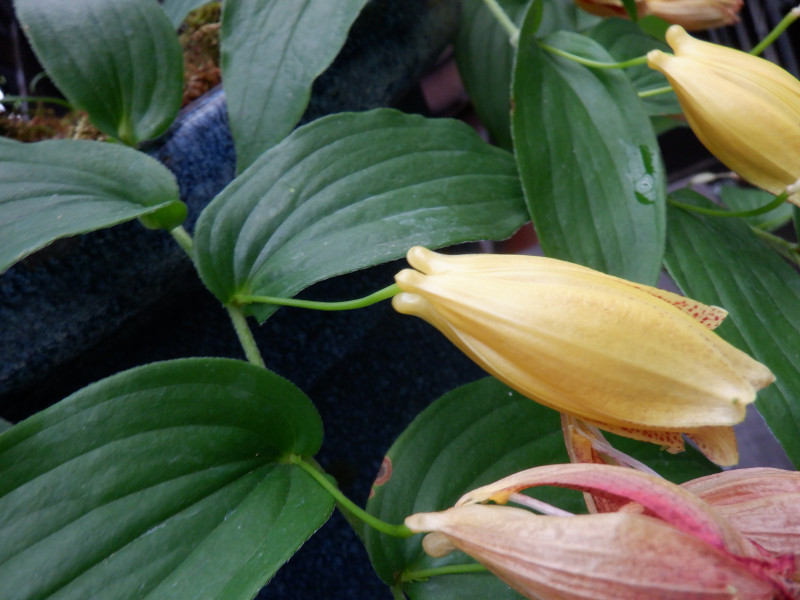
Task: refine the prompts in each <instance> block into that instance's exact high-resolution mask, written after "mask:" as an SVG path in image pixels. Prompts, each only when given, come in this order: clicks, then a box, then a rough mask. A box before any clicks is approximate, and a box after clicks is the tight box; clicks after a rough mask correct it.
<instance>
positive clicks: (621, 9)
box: [575, 0, 743, 31]
mask: <svg viewBox="0 0 800 600" xmlns="http://www.w3.org/2000/svg"><path fill="white" fill-rule="evenodd" d="M575 4H577V5H578V6H579V7H580V8H582V9H583V10H585V11H586V12H589V13H591V14H593V15H597V16H599V17H622V18H627V16H628V14H627V12H626V11H625V5H624V4H623V3H622V0H575ZM742 4H743V2H742V0H636V12H637V14H638V16H640V17H644V16H647V15H655V16H657V17H660V18H662V19H664V20H665V21H667V22H669V23H675V24H676V25H682V26H683V27H685V28H686V29H688V30H689V31H697V30H700V29H712V28H714V27H724V26H726V25H732V24H734V23H736V22H738V21H739V16H738V13H739V10H741V8H742Z"/></svg>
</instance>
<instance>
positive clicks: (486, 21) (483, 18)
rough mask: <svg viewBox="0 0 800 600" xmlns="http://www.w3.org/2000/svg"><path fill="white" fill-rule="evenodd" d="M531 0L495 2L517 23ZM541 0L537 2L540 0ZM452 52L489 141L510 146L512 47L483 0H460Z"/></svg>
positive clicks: (504, 31)
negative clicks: (456, 30) (456, 32)
mask: <svg viewBox="0 0 800 600" xmlns="http://www.w3.org/2000/svg"><path fill="white" fill-rule="evenodd" d="M530 4H532V2H531V0H500V2H499V5H500V6H501V7H502V8H503V10H504V11H505V13H506V14H507V15H508V16H509V18H510V19H511V20H512V21H514V22H515V23H516V24H517V25H519V24H520V23H522V18H523V16H524V15H525V11H526V10H527V9H528V6H529V5H530ZM540 4H541V3H540ZM455 56H456V60H457V61H458V70H459V73H460V74H461V79H462V80H463V82H464V87H465V88H466V90H467V93H468V94H469V97H470V100H471V102H472V104H473V105H474V106H475V110H476V112H477V113H478V116H479V117H480V120H481V123H482V124H483V125H484V126H485V127H486V129H488V130H489V135H490V136H491V138H492V142H493V143H495V144H497V145H498V146H500V147H501V148H505V149H506V150H511V149H512V147H513V144H512V141H511V121H510V116H509V115H510V111H511V70H512V66H513V63H514V48H513V46H512V45H511V43H510V40H509V34H508V32H507V31H506V30H505V29H503V27H502V26H501V25H500V23H499V21H498V20H497V18H496V17H495V16H494V15H493V14H492V13H491V12H490V11H489V9H488V8H487V6H486V3H485V2H484V1H483V0H464V2H463V7H462V16H461V25H460V27H459V31H458V38H457V39H456V43H455Z"/></svg>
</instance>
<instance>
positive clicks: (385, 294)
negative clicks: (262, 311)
mask: <svg viewBox="0 0 800 600" xmlns="http://www.w3.org/2000/svg"><path fill="white" fill-rule="evenodd" d="M399 292H400V288H399V287H397V284H396V283H393V284H392V285H390V286H388V287H385V288H383V289H382V290H378V291H377V292H374V293H372V294H370V295H369V296H365V297H363V298H356V299H355V300H342V301H340V302H318V301H316V300H300V299H298V298H278V297H275V296H251V295H249V294H237V295H236V296H234V297H233V302H235V303H237V304H253V303H258V304H277V305H279V306H294V307H297V308H308V309H311V310H352V309H354V308H364V307H366V306H370V305H372V304H376V303H378V302H380V301H381V300H386V299H388V298H391V297H392V296H395V295H397V294H398V293H399Z"/></svg>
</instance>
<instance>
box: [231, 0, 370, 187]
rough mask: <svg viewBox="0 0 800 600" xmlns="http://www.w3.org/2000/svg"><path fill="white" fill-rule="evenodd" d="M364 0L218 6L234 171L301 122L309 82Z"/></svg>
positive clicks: (272, 0)
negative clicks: (220, 8) (233, 154)
mask: <svg viewBox="0 0 800 600" xmlns="http://www.w3.org/2000/svg"><path fill="white" fill-rule="evenodd" d="M366 2H367V0H337V1H336V2H331V1H330V0H294V1H292V2H285V1H283V0H262V1H261V2H246V1H243V0H229V1H227V2H225V3H224V5H223V11H222V41H221V61H222V73H223V79H224V80H225V94H226V98H227V103H228V117H229V120H230V125H231V131H232V132H233V138H234V141H235V145H236V157H237V166H238V169H239V171H240V172H241V171H244V169H245V168H247V167H248V166H249V165H250V164H251V163H252V162H253V161H254V160H255V159H256V157H257V156H258V155H259V154H261V153H262V152H264V151H265V150H267V149H268V148H271V147H272V146H274V145H275V144H277V143H278V142H279V141H281V140H282V139H283V138H284V137H285V136H286V135H287V134H288V133H289V132H290V131H291V130H292V129H293V128H294V126H295V125H296V124H297V122H298V121H299V120H300V117H301V116H302V115H303V112H304V111H305V109H306V105H307V104H308V100H309V98H310V97H311V85H312V83H314V80H315V79H316V78H317V76H318V75H319V74H320V73H322V72H323V71H324V70H325V69H326V67H328V65H330V64H331V62H333V59H334V58H336V55H337V54H338V53H339V50H340V49H341V47H342V46H343V45H344V42H345V40H346V39H347V33H348V31H349V30H350V26H351V25H352V24H353V21H355V19H356V17H357V16H358V14H359V13H360V12H361V8H362V7H363V6H364V4H366Z"/></svg>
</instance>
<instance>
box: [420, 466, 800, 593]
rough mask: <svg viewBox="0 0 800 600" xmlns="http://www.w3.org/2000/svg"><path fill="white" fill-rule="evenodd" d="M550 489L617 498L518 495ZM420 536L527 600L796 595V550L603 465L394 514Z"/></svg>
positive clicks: (544, 473) (506, 483)
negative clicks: (760, 539) (554, 499)
mask: <svg viewBox="0 0 800 600" xmlns="http://www.w3.org/2000/svg"><path fill="white" fill-rule="evenodd" d="M541 485H556V486H560V487H568V488H574V489H579V490H583V491H587V492H591V493H593V494H597V495H605V496H608V497H611V498H617V499H619V500H620V501H622V502H623V503H624V504H625V507H626V508H625V509H623V510H621V511H619V512H611V513H602V514H591V515H571V516H543V515H536V514H533V513H531V512H529V511H527V510H523V509H520V508H514V507H508V506H495V505H485V504H481V503H483V502H487V501H490V500H491V501H494V502H497V503H499V504H505V503H506V502H508V501H512V502H516V503H519V504H522V505H525V504H527V503H528V500H529V497H528V496H524V495H522V494H519V492H520V491H521V490H524V489H527V488H530V487H535V486H541ZM405 523H406V526H408V527H409V529H411V530H412V531H414V532H432V533H429V534H428V536H427V537H426V538H425V540H424V541H423V547H424V548H425V550H426V552H428V553H429V554H431V555H433V556H441V555H443V554H446V553H447V552H448V551H451V550H454V549H459V550H461V551H463V552H465V553H467V554H469V555H470V556H472V557H473V558H475V559H476V560H478V561H479V562H481V563H482V564H483V565H484V566H486V567H487V568H488V569H489V570H490V571H492V572H493V573H495V574H496V575H497V576H498V577H500V578H501V579H502V580H503V581H505V582H506V583H507V584H508V585H510V586H511V587H513V588H514V589H516V590H517V591H519V592H520V593H521V594H523V595H525V596H526V597H528V598H536V599H539V600H551V599H552V600H556V599H557V600H612V599H613V600H649V599H657V598H658V599H661V598H670V599H672V600H684V599H685V600H689V599H692V600H703V599H708V600H711V599H714V600H722V599H728V600H768V599H770V600H777V599H783V600H788V599H790V598H798V597H800V588H798V586H797V584H796V582H794V581H792V579H791V574H792V573H793V572H794V570H795V568H796V564H797V562H796V561H797V557H796V555H780V556H778V555H773V554H770V553H768V552H765V551H764V550H763V549H761V548H759V547H758V546H757V545H755V544H754V543H752V542H751V541H750V540H748V539H747V538H746V537H745V536H743V535H742V534H741V533H740V532H739V531H738V530H737V529H736V528H735V527H734V526H733V525H732V524H731V523H729V522H728V521H727V520H726V519H725V518H724V517H722V516H721V515H719V514H718V513H717V512H716V511H715V509H714V508H713V507H711V506H710V505H708V504H707V503H705V502H703V501H702V500H701V499H699V498H698V497H696V496H695V495H693V494H691V493H690V492H688V491H687V490H685V489H683V488H681V487H680V486H677V485H675V484H672V483H670V482H668V481H666V480H664V479H662V478H660V477H658V476H656V475H651V474H648V473H642V472H640V471H636V470H634V469H630V468H626V467H616V466H610V465H597V464H582V465H574V464H573V465H550V466H545V467H537V468H534V469H528V470H527V471H522V472H520V473H516V474H514V475H511V476H509V477H506V478H504V479H501V480H500V481H497V482H495V483H493V484H489V485H487V486H484V487H482V488H479V489H477V490H474V491H472V492H470V493H468V494H466V495H465V496H463V497H462V498H461V499H460V500H459V501H458V503H456V506H455V507H453V508H450V509H448V510H445V511H442V512H433V513H418V514H415V515H411V516H409V517H407V518H406V520H405Z"/></svg>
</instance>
